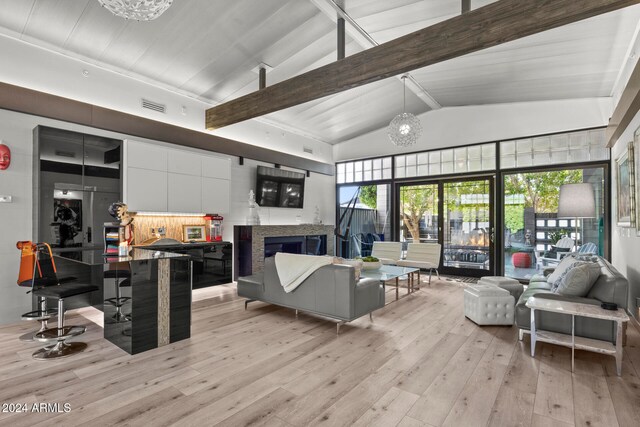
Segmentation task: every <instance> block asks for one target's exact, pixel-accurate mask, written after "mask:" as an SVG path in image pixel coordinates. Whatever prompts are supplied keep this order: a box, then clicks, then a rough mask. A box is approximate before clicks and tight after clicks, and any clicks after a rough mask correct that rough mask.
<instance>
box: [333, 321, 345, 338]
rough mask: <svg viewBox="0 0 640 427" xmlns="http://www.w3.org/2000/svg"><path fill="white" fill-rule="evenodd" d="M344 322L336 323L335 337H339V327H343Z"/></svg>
mask: <svg viewBox="0 0 640 427" xmlns="http://www.w3.org/2000/svg"><path fill="white" fill-rule="evenodd" d="M345 323H347V322H345V321H344V320H341V321H339V322H338V323H336V335H340V326H342V325H344V324H345Z"/></svg>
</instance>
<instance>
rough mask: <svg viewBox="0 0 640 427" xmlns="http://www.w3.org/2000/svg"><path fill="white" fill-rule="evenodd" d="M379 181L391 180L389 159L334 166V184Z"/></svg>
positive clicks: (359, 161) (358, 161) (383, 158)
mask: <svg viewBox="0 0 640 427" xmlns="http://www.w3.org/2000/svg"><path fill="white" fill-rule="evenodd" d="M381 179H391V157H382V158H379V159H367V160H356V161H353V162H345V163H338V164H337V165H336V182H337V183H338V184H345V183H351V182H367V181H377V180H381Z"/></svg>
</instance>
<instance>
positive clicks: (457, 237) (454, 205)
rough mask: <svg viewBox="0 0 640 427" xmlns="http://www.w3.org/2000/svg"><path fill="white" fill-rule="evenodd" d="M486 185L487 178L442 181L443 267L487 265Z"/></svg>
mask: <svg viewBox="0 0 640 427" xmlns="http://www.w3.org/2000/svg"><path fill="white" fill-rule="evenodd" d="M490 187H491V183H490V181H489V180H488V179H482V180H473V181H460V182H445V183H444V187H443V191H444V195H443V203H444V209H443V211H444V230H443V233H444V234H443V239H442V251H443V262H442V264H443V266H444V267H452V268H456V269H472V270H489V269H490V268H491V260H490V245H491V242H490V234H491V207H490V194H491V188H490Z"/></svg>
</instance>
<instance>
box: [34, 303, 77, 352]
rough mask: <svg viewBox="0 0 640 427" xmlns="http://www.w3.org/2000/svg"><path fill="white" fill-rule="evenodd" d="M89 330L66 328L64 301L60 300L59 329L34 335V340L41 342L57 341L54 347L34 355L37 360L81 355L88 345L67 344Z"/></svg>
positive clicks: (45, 348) (46, 348)
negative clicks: (68, 340) (69, 340)
mask: <svg viewBox="0 0 640 427" xmlns="http://www.w3.org/2000/svg"><path fill="white" fill-rule="evenodd" d="M86 330H87V328H86V327H85V326H64V299H63V298H60V299H59V300H58V327H57V328H55V329H46V330H45V331H43V332H40V333H38V334H36V335H34V337H33V339H34V340H35V341H40V342H51V341H56V343H55V344H54V345H50V346H47V347H44V348H41V349H40V350H38V351H36V352H35V353H33V355H32V356H33V358H34V359H36V360H49V359H59V358H61V357H67V356H71V355H74V354H76V353H79V352H81V351H83V350H84V349H86V348H87V344H86V343H83V342H72V343H67V342H65V341H66V340H67V339H69V338H73V337H75V336H77V335H80V334H83V333H84V332H85V331H86Z"/></svg>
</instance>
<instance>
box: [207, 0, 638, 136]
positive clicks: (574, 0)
mask: <svg viewBox="0 0 640 427" xmlns="http://www.w3.org/2000/svg"><path fill="white" fill-rule="evenodd" d="M638 3H640V0H536V1H522V0H499V1H497V2H495V3H491V4H488V5H486V6H484V7H480V8H478V9H475V10H473V11H470V12H467V13H464V14H462V15H460V16H456V17H454V18H451V19H448V20H446V21H443V22H439V23H437V24H435V25H432V26H430V27H428V28H424V29H422V30H418V31H415V32H413V33H410V34H407V35H405V36H402V37H399V38H397V39H395V40H391V41H389V42H387V43H384V44H381V45H379V46H376V47H373V48H371V49H368V50H365V51H363V52H360V53H357V54H354V55H351V56H349V57H347V58H345V59H342V60H340V61H336V62H333V63H331V64H328V65H325V66H323V67H320V68H317V69H315V70H311V71H308V72H306V73H304V74H301V75H299V76H296V77H293V78H291V79H288V80H285V81H282V82H279V83H276V84H274V85H272V86H269V87H267V88H266V89H262V90H261V91H259V92H254V93H250V94H248V95H245V96H242V97H240V98H236V99H234V100H231V101H228V102H226V103H224V104H221V105H218V106H216V107H213V108H210V109H208V110H207V111H206V116H205V125H206V128H207V129H217V128H221V127H223V126H228V125H231V124H233V123H239V122H242V121H244V120H248V119H252V118H254V117H259V116H263V115H265V114H268V113H272V112H274V111H279V110H282V109H285V108H289V107H293V106H295V105H299V104H302V103H305V102H308V101H312V100H314V99H318V98H322V97H325V96H329V95H333V94H336V93H339V92H342V91H345V90H348V89H352V88H354V87H357V86H361V85H365V84H367V83H372V82H375V81H378V80H382V79H386V78H389V77H393V76H396V75H398V74H402V73H406V72H409V71H412V70H415V69H418V68H422V67H426V66H428V65H432V64H436V63H438V62H442V61H446V60H447V59H452V58H456V57H459V56H462V55H466V54H468V53H471V52H476V51H479V50H482V49H486V48H489V47H492V46H497V45H499V44H502V43H506V42H509V41H512V40H517V39H519V38H522V37H526V36H529V35H532V34H536V33H539V32H542V31H546V30H549V29H552V28H557V27H560V26H563V25H567V24H570V23H572V22H576V21H580V20H583V19H587V18H590V17H593V16H597V15H600V14H603V13H607V12H611V11H614V10H617V9H621V8H624V7H627V6H631V5H634V4H638Z"/></svg>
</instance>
